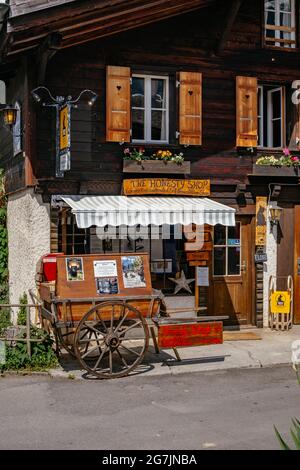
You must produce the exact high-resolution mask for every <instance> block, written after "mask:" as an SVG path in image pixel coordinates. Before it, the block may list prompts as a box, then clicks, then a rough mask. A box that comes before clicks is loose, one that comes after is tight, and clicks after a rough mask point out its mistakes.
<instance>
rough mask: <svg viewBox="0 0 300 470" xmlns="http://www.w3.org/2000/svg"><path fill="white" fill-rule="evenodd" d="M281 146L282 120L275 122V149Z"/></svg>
mask: <svg viewBox="0 0 300 470" xmlns="http://www.w3.org/2000/svg"><path fill="white" fill-rule="evenodd" d="M281 145H282V144H281V120H278V121H273V147H281Z"/></svg>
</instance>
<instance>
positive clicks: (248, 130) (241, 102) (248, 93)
mask: <svg viewBox="0 0 300 470" xmlns="http://www.w3.org/2000/svg"><path fill="white" fill-rule="evenodd" d="M236 146H237V147H257V79H256V78H254V77H236Z"/></svg>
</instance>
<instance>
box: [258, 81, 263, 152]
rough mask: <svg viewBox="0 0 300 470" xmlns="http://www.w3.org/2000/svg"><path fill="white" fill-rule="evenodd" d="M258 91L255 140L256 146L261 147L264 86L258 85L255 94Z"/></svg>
mask: <svg viewBox="0 0 300 470" xmlns="http://www.w3.org/2000/svg"><path fill="white" fill-rule="evenodd" d="M258 91H260V99H259V102H258V109H257V111H258V113H257V121H258V123H259V126H258V127H259V137H260V138H259V141H258V142H257V146H258V147H263V145H264V87H263V86H262V85H259V86H258V87H257V94H258Z"/></svg>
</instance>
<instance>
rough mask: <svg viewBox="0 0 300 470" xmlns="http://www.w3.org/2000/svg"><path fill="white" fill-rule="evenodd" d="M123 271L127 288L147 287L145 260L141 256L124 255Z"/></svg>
mask: <svg viewBox="0 0 300 470" xmlns="http://www.w3.org/2000/svg"><path fill="white" fill-rule="evenodd" d="M122 272H123V283H124V287H125V289H134V288H136V287H146V281H145V273H144V262H143V258H142V257H141V256H122Z"/></svg>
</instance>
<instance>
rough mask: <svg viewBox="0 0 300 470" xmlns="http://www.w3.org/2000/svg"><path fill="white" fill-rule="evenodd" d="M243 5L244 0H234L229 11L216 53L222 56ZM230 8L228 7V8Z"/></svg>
mask: <svg viewBox="0 0 300 470" xmlns="http://www.w3.org/2000/svg"><path fill="white" fill-rule="evenodd" d="M242 3H243V0H232V3H231V6H230V8H229V10H228V14H227V16H226V18H225V20H224V28H223V31H222V32H221V36H220V39H219V41H218V44H217V47H216V50H215V53H216V54H220V53H221V52H222V51H223V49H224V46H225V44H226V41H227V39H228V36H229V34H230V31H231V29H232V26H233V24H234V22H235V20H236V17H237V15H238V12H239V10H240V7H241V5H242ZM227 8H228V7H227Z"/></svg>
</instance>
